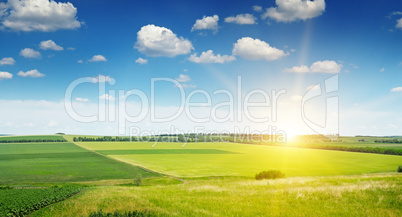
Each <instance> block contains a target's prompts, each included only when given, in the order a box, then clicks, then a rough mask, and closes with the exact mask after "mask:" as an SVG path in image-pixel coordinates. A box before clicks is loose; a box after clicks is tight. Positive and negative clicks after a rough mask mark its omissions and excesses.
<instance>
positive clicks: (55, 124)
mask: <svg viewBox="0 0 402 217" xmlns="http://www.w3.org/2000/svg"><path fill="white" fill-rule="evenodd" d="M58 125H59V123H58V122H57V121H55V120H51V121H49V123H48V124H47V126H48V127H56V126H58Z"/></svg>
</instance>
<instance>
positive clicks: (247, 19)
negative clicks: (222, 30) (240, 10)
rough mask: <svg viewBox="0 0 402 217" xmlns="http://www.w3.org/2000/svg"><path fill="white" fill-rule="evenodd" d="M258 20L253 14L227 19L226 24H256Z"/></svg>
mask: <svg viewBox="0 0 402 217" xmlns="http://www.w3.org/2000/svg"><path fill="white" fill-rule="evenodd" d="M256 20H257V18H255V17H254V16H253V15H252V14H238V15H236V16H235V17H226V18H225V22H226V23H236V24H240V25H244V24H256V22H255V21H256Z"/></svg>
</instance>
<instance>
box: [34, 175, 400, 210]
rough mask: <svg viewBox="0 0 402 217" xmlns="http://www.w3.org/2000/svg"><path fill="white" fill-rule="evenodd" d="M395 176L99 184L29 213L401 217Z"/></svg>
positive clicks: (221, 179)
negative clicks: (175, 183)
mask: <svg viewBox="0 0 402 217" xmlns="http://www.w3.org/2000/svg"><path fill="white" fill-rule="evenodd" d="M401 197H402V177H401V176H400V175H399V176H398V175H369V176H340V177H339V176H338V177H301V178H287V179H279V180H269V181H267V180H262V181H256V180H250V179H242V178H215V179H205V180H189V182H188V183H187V184H178V185H156V186H144V187H123V186H99V187H96V188H93V189H91V190H89V191H86V192H84V193H83V194H81V195H79V196H76V197H73V198H70V199H68V200H66V201H63V202H61V203H58V204H55V205H52V206H49V207H46V208H44V209H42V210H40V211H38V212H36V213H33V214H32V215H31V216H34V217H39V216H46V217H47V216H48V217H51V216H60V217H63V216H66V217H72V216H77V217H79V216H88V215H89V214H90V213H91V212H96V211H98V210H101V209H102V210H103V211H105V212H114V211H121V212H124V211H132V210H139V211H141V210H150V211H153V212H154V213H155V214H157V215H160V216H395V217H397V216H401V215H402V200H401Z"/></svg>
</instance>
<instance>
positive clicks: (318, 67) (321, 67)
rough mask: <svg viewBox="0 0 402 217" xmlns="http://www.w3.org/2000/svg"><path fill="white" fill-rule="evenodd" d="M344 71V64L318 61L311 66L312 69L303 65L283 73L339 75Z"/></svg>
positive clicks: (287, 69)
mask: <svg viewBox="0 0 402 217" xmlns="http://www.w3.org/2000/svg"><path fill="white" fill-rule="evenodd" d="M341 69H342V64H339V63H337V62H335V61H333V60H324V61H317V62H315V63H313V64H311V66H310V67H308V66H305V65H301V66H294V67H292V68H286V69H284V70H282V71H283V72H295V73H328V74H333V73H339V72H340V71H341Z"/></svg>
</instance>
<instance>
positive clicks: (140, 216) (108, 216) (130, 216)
mask: <svg viewBox="0 0 402 217" xmlns="http://www.w3.org/2000/svg"><path fill="white" fill-rule="evenodd" d="M149 216H156V215H154V214H153V213H151V212H149V211H147V210H144V211H132V212H131V211H129V212H124V213H120V212H118V211H115V212H114V213H104V212H102V210H99V211H98V212H94V213H91V214H89V217H149Z"/></svg>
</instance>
